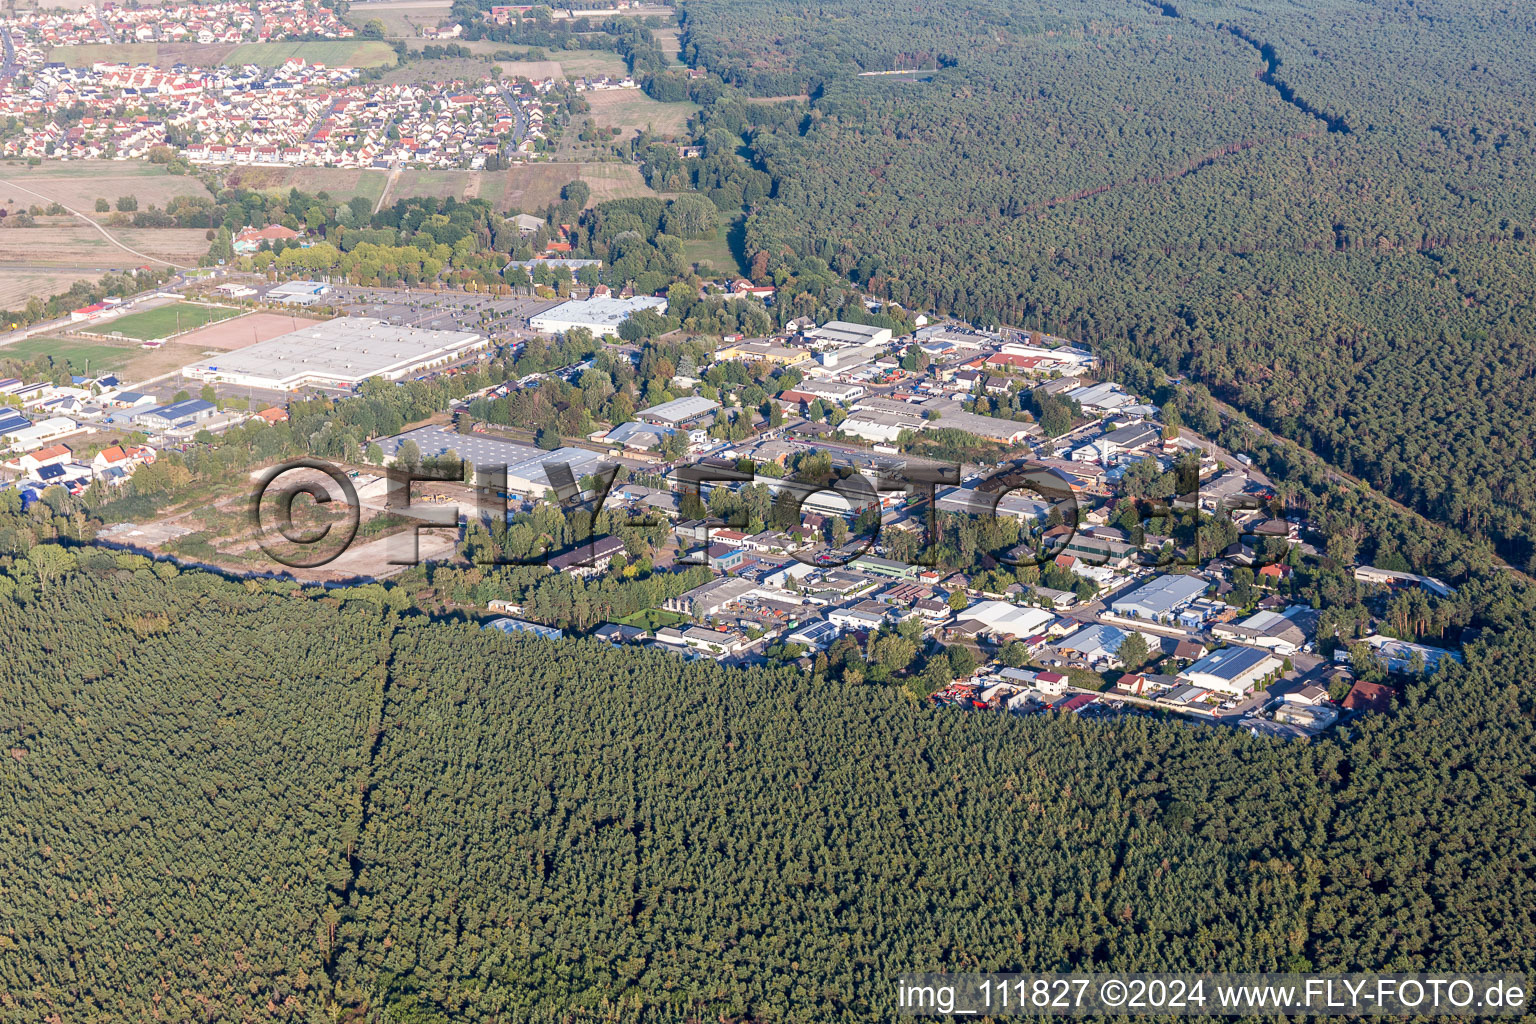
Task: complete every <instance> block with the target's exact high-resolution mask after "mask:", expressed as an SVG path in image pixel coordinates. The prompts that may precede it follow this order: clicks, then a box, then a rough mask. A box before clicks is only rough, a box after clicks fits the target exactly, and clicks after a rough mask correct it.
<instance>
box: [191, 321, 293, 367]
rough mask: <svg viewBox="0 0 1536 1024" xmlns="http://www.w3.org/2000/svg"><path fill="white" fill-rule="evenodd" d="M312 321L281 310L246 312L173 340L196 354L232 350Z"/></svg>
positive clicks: (192, 357)
mask: <svg viewBox="0 0 1536 1024" xmlns="http://www.w3.org/2000/svg"><path fill="white" fill-rule="evenodd" d="M314 323H319V321H318V320H310V319H307V318H305V317H300V316H286V315H284V314H282V313H248V314H246V315H245V316H241V317H235V318H233V319H229V320H224V321H221V322H219V323H214V324H209V325H208V326H207V327H203V328H201V329H199V330H196V331H191V332H190V333H187V334H183V335H180V336H179V337H177V338H176V339H175V344H177V345H184V346H186V347H187V348H188V349H191V350H195V351H196V352H197V353H202V352H205V351H207V350H209V349H217V350H218V351H220V352H232V351H234V350H235V349H239V348H245V347H246V346H247V345H254V344H256V343H257V342H259V341H266V340H267V339H269V338H276V337H278V336H279V335H282V334H287V333H289V332H290V331H297V330H298V329H299V328H301V327H307V326H309V325H310V324H314ZM196 358H197V356H196V355H188V357H187V361H188V362H193V361H195V360H196Z"/></svg>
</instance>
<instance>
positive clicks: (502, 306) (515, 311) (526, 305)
mask: <svg viewBox="0 0 1536 1024" xmlns="http://www.w3.org/2000/svg"><path fill="white" fill-rule="evenodd" d="M326 300H327V301H328V302H330V303H331V304H332V305H336V306H339V307H341V308H343V309H345V310H346V311H347V313H349V314H351V315H352V316H371V317H377V318H378V319H380V320H385V321H388V322H389V323H393V324H401V325H404V326H407V327H427V328H433V329H436V330H449V331H452V330H457V331H479V332H481V333H483V334H489V335H492V336H501V337H505V336H508V335H513V334H517V333H521V332H524V331H527V330H528V318H529V317H532V316H537V315H538V314H539V313H542V312H544V311H545V310H546V309H551V308H553V307H555V306H558V305H559V304H560V303H561V302H562V301H564V300H562V299H538V298H526V297H515V296H514V297H497V296H492V295H477V294H475V293H473V292H433V291H423V290H420V289H408V288H366V287H359V286H357V285H340V286H337V287H336V288H334V289H333V290H332V291H331V292H330V293H329V294H328V295H327V296H326Z"/></svg>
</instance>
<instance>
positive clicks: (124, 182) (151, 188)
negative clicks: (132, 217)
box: [0, 160, 212, 213]
mask: <svg viewBox="0 0 1536 1024" xmlns="http://www.w3.org/2000/svg"><path fill="white" fill-rule="evenodd" d="M12 182H14V183H15V184H17V185H23V186H25V187H26V188H29V189H31V190H33V191H34V192H40V193H42V194H43V195H45V196H47V197H48V198H49V199H52V200H56V201H58V202H60V203H63V204H64V205H65V206H70V207H73V208H74V209H76V210H79V211H80V212H82V213H92V212H93V211H94V209H95V203H96V200H97V199H105V200H107V201H108V202H113V203H115V202H116V201H117V199H118V197H119V196H133V197H134V198H136V199H138V201H139V209H141V210H144V209H148V208H149V207H150V206H151V205H153V206H158V207H161V208H162V209H163V208H164V207H165V204H166V203H168V202H170V200H171V199H173V198H174V197H176V196H205V197H208V198H212V197H211V196H208V190H207V189H206V188H204V187H203V183H202V182H201V181H198V180H197V179H196V178H194V177H191V176H189V175H178V174H167V173H166V171H165V168H164V167H161V166H159V165H157V164H147V163H146V164H135V163H129V162H126V161H124V162H119V161H116V160H110V161H104V160H93V161H90V162H84V161H80V162H71V163H61V162H58V161H54V162H45V163H43V164H41V165H39V166H37V167H27V166H26V165H25V164H23V163H19V162H18V163H11V162H6V163H0V202H9V201H14V203H15V205H17V206H21V207H23V208H25V207H28V206H31V205H32V204H34V203H41V202H42V200H39V199H38V198H37V197H35V196H32V195H30V194H28V193H26V192H22V191H20V190H19V189H14V190H9V191H8V190H7V189H6V185H7V184H9V183H12Z"/></svg>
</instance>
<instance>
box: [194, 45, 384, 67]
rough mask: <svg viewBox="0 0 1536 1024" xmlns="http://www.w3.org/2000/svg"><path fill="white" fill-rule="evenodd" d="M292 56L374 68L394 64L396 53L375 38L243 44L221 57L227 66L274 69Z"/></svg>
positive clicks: (311, 62)
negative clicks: (250, 65) (251, 65)
mask: <svg viewBox="0 0 1536 1024" xmlns="http://www.w3.org/2000/svg"><path fill="white" fill-rule="evenodd" d="M292 57H298V58H299V59H300V60H303V61H305V62H307V63H310V64H317V63H318V64H324V65H326V66H327V67H336V68H340V67H349V68H375V67H385V66H388V65H390V64H393V63H395V51H394V50H393V49H391V48H390V45H389V44H388V43H386V42H382V41H380V40H377V39H336V40H327V41H322V42H318V43H246V44H244V45H243V46H237V47H235V49H234V52H233V53H231V54H230V55H229V56H228V57H226V58H224V62H225V63H226V64H232V65H241V64H255V65H257V66H259V67H264V68H275V67H277V66H278V65H279V64H282V63H284V62H285V61H287V60H288V59H290V58H292Z"/></svg>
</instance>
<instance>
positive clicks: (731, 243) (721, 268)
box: [683, 216, 747, 275]
mask: <svg viewBox="0 0 1536 1024" xmlns="http://www.w3.org/2000/svg"><path fill="white" fill-rule="evenodd" d="M745 233H746V229H745V218H744V217H741V216H737V217H736V218H734V219H733V220H731V221H729V222H727V223H725V224H722V225H720V230H718V231H716V232H715V237H714V238H690V239H688V240H687V241H686V242H684V243H683V255H684V256H685V257H687V259H688V261H689V262H690V263H708V264H709V265H710V266H711V267H713V268H714V269H715V271H716V272H717V273H721V274H743V275H744V274H746V272H747V268H746V267H745V266H744V265H743V264H742V261H741V256H742V252H741V250H742V247H743V245H744V239H743V237H742V236H743V235H745Z"/></svg>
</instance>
